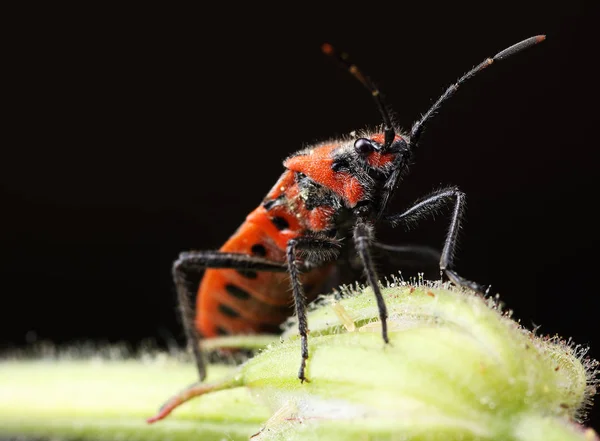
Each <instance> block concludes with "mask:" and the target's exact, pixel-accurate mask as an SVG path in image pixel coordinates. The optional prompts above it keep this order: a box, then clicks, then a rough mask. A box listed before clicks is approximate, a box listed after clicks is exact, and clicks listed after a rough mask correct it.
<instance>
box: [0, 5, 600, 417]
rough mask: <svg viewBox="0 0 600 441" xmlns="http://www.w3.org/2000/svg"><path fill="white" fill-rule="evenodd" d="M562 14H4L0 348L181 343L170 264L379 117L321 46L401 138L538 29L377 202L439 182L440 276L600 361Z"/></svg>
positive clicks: (458, 105)
mask: <svg viewBox="0 0 600 441" xmlns="http://www.w3.org/2000/svg"><path fill="white" fill-rule="evenodd" d="M563 3H564V4H563V5H562V6H561V5H560V3H559V4H556V5H555V6H552V5H547V4H544V3H541V2H540V3H535V2H527V3H524V4H520V3H515V4H514V5H511V3H510V2H485V3H484V4H483V5H481V6H473V5H468V6H467V5H464V6H461V5H457V4H453V5H452V6H445V7H442V6H440V5H438V4H434V3H425V2H419V3H416V2H412V3H407V2H396V3H395V4H393V5H392V6H390V5H385V4H376V3H374V2H367V3H365V4H361V5H359V6H357V7H353V8H349V7H348V6H344V7H340V8H339V9H338V8H334V7H333V6H328V7H318V8H314V9H309V8H308V7H307V6H304V7H301V6H299V5H292V4H287V5H286V9H285V10H284V9H277V8H274V7H273V8H271V9H267V8H264V9H259V8H258V7H256V8H249V7H245V8H244V9H240V7H239V6H234V5H231V4H229V5H224V6H223V7H222V9H221V10H215V11H213V10H208V9H207V10H193V11H192V10H177V9H175V8H169V9H167V10H165V9H149V8H147V7H145V8H144V9H139V10H130V9H129V10H124V9H98V10H92V9H91V8H86V9H80V10H77V9H68V10H55V9H52V10H41V9H39V10H34V9H32V10H29V11H24V12H21V13H19V14H17V15H15V16H14V17H13V18H14V22H15V23H16V24H17V25H16V26H14V29H13V30H11V32H10V36H9V39H8V52H6V53H5V54H4V63H3V70H4V71H5V73H8V74H9V76H10V78H11V79H10V81H7V82H6V83H5V87H6V91H8V92H9V100H8V101H7V103H8V110H9V114H10V116H9V117H8V119H7V120H6V122H7V123H8V124H7V127H8V129H9V130H8V131H7V132H6V134H7V137H6V138H5V139H4V142H3V148H2V161H1V164H0V167H1V170H0V171H1V173H0V190H1V204H2V208H1V209H0V210H1V213H2V214H1V216H0V222H1V227H2V228H1V229H0V259H1V260H0V292H1V293H2V299H3V306H2V308H1V309H2V316H3V318H2V320H1V321H0V326H1V332H0V336H1V339H2V344H3V345H4V346H5V347H24V346H25V345H26V344H27V343H28V342H30V341H32V340H38V341H39V340H51V341H54V342H56V343H71V342H74V341H83V340H94V341H104V342H116V341H123V340H124V341H127V342H130V343H131V344H133V345H136V344H138V343H140V341H142V340H143V339H145V338H152V339H154V340H156V341H157V342H158V343H159V344H161V345H164V344H166V342H167V341H169V340H171V339H175V340H176V341H178V342H180V343H181V342H182V341H183V340H182V331H181V329H180V326H179V323H178V319H177V317H176V312H175V296H174V291H173V288H172V286H171V279H170V267H171V262H172V261H173V259H174V258H175V257H176V256H177V254H178V252H179V251H182V250H187V249H214V248H218V247H219V246H220V245H221V244H222V243H223V242H224V241H225V240H226V239H227V237H228V236H229V235H230V234H231V233H232V232H233V231H234V230H235V228H237V226H238V225H239V224H240V223H241V222H242V221H243V219H244V217H245V215H246V214H247V213H249V212H250V211H251V210H252V209H253V208H254V207H255V206H256V205H257V204H258V203H259V202H260V201H261V199H262V197H263V196H264V195H265V194H266V192H267V191H268V190H269V189H270V188H271V186H272V185H273V184H274V183H275V181H276V179H277V178H278V176H279V175H280V173H281V172H282V166H281V162H282V160H283V159H284V158H285V157H286V156H287V155H288V154H289V153H291V152H293V151H295V150H298V149H299V148H301V147H303V146H305V145H307V144H310V143H313V142H316V141H321V140H324V139H327V138H329V137H333V136H338V135H341V134H345V133H348V132H350V131H351V130H354V129H359V128H363V127H365V126H373V125H375V124H378V123H379V122H380V121H379V116H378V113H377V111H376V108H375V106H374V105H373V103H372V102H371V99H370V97H369V94H368V93H367V92H366V91H364V90H363V89H362V88H361V87H360V85H359V84H358V83H357V82H356V81H355V80H354V79H353V78H351V77H350V76H349V75H348V74H347V73H345V72H343V71H342V70H340V69H339V68H338V67H337V66H336V65H335V63H332V62H331V60H329V59H327V57H325V56H324V55H323V54H322V53H321V52H320V49H319V47H320V45H321V44H322V43H323V42H325V41H328V42H331V43H332V44H333V45H335V46H336V47H339V48H341V49H344V50H345V51H347V52H349V53H350V54H351V55H352V58H353V60H354V61H355V62H356V63H357V64H359V65H360V66H361V67H362V69H363V70H364V71H365V72H367V73H368V74H369V75H370V76H371V77H372V78H373V79H374V80H376V82H377V83H378V85H379V86H380V87H381V89H382V91H383V92H384V93H385V96H386V98H387V102H388V104H389V105H390V106H391V107H392V108H393V109H394V112H395V115H396V118H397V120H398V121H399V122H400V123H401V124H402V125H403V126H404V127H405V128H407V129H408V128H409V127H410V124H411V123H412V122H413V121H414V120H415V119H416V118H417V117H418V115H420V114H421V113H422V112H424V111H425V110H427V108H428V106H429V105H430V104H431V103H432V101H433V100H434V99H435V98H437V96H439V94H441V93H442V92H443V90H444V89H445V87H447V86H448V85H449V84H450V83H451V82H452V81H453V80H455V79H456V78H457V77H458V76H459V75H460V74H462V73H463V72H464V71H466V70H468V69H469V68H470V67H471V66H473V65H475V64H477V63H479V62H480V61H482V60H483V59H484V58H485V57H488V56H491V55H493V54H494V53H496V52H498V51H499V50H501V49H503V48H505V47H507V46H509V45H511V44H513V43H515V42H517V41H519V40H521V39H524V38H526V37H529V36H531V35H536V34H542V33H544V34H546V35H547V36H548V39H547V41H545V42H544V43H543V44H541V45H539V46H537V47H535V48H532V49H529V50H527V51H526V52H523V53H521V54H519V55H518V56H515V57H512V58H510V59H507V60H506V61H504V62H502V63H498V64H496V65H494V66H493V67H492V68H490V69H488V70H486V72H484V73H483V74H482V75H480V76H479V77H477V78H475V79H473V80H472V81H470V83H468V84H467V85H465V86H464V87H462V88H461V89H460V91H459V92H458V93H457V95H456V96H455V97H454V98H453V99H452V100H451V101H450V102H448V103H447V104H446V105H445V106H444V108H443V109H442V110H441V111H440V112H439V114H438V116H437V117H436V118H434V120H432V121H431V123H430V124H429V126H428V127H427V130H426V131H425V134H424V136H423V138H422V142H421V146H420V151H419V152H418V154H417V156H416V164H415V165H414V167H413V168H412V171H411V174H410V176H409V177H408V178H407V179H406V180H405V181H404V182H403V184H402V186H401V187H400V189H399V190H398V192H397V193H396V197H395V199H394V201H393V207H394V208H396V209H397V210H401V209H402V208H405V207H407V206H408V204H410V202H412V201H413V200H415V199H417V198H418V197H420V196H422V195H423V194H425V193H427V192H429V191H431V190H433V189H435V188H439V187H440V186H443V185H450V184H454V185H458V186H459V187H460V188H461V189H462V190H463V191H465V192H466V194H467V198H468V208H467V220H466V222H465V224H464V229H463V232H462V236H461V242H460V251H459V253H458V261H457V269H458V270H459V272H460V274H462V275H464V276H466V277H468V278H471V279H473V280H476V281H478V282H480V283H484V284H492V287H493V290H494V291H496V292H499V293H500V294H501V297H502V299H503V300H504V302H506V304H507V306H508V307H509V308H512V309H514V310H515V315H516V316H517V317H518V318H520V319H521V320H522V322H523V323H524V324H525V325H526V326H528V327H530V328H531V327H533V326H537V325H540V326H541V328H540V332H542V333H547V334H555V333H558V334H560V335H562V336H565V337H569V336H570V337H573V339H574V341H575V342H577V343H582V344H589V345H591V346H592V350H591V355H592V356H593V357H595V358H600V349H599V347H600V338H599V337H598V335H597V329H598V323H597V313H598V305H599V302H598V284H597V273H596V271H597V270H598V264H599V260H598V257H597V255H598V254H597V247H598V245H599V244H600V234H599V232H598V229H597V225H598V221H597V217H596V210H597V202H598V197H597V192H598V184H597V169H598V159H599V155H598V153H597V152H598V148H599V146H598V141H597V133H596V131H595V129H596V128H597V123H598V111H597V108H596V107H597V104H596V103H597V101H596V100H595V98H594V95H595V94H596V93H597V78H598V70H597V68H596V67H595V63H596V61H594V60H593V58H594V57H596V56H597V52H598V45H597V38H594V37H593V33H592V29H593V23H594V21H595V19H594V17H593V15H592V11H591V8H590V7H587V6H586V5H585V4H584V3H582V2H575V1H571V2H563ZM590 3H591V2H590ZM215 7H216V6H215V5H212V8H215ZM592 123H595V124H596V126H592ZM446 228H447V221H446V220H445V219H444V220H442V219H441V218H440V219H437V220H436V221H435V222H433V221H429V222H424V223H423V225H422V227H421V228H419V229H416V230H414V231H411V232H410V233H405V232H403V231H402V230H400V229H398V230H389V229H382V230H380V231H379V232H378V237H379V238H380V239H382V240H384V241H386V242H389V243H407V242H409V243H424V244H429V245H432V246H435V247H437V248H439V247H440V246H441V244H442V241H443V235H444V232H445V230H446ZM357 277H358V275H357ZM598 413H599V412H598V409H596V411H595V413H594V414H595V415H598ZM595 426H596V428H598V424H595Z"/></svg>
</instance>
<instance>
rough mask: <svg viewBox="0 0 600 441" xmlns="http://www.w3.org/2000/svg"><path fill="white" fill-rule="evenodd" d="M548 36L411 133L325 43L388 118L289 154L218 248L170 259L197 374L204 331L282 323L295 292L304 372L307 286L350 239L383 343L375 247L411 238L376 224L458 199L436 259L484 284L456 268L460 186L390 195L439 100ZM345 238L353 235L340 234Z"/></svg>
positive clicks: (452, 275) (410, 217)
mask: <svg viewBox="0 0 600 441" xmlns="http://www.w3.org/2000/svg"><path fill="white" fill-rule="evenodd" d="M544 39H545V37H544V36H535V37H531V38H528V39H526V40H524V41H521V42H520V43H517V44H515V45H513V46H511V47H509V48H507V49H505V50H503V51H501V52H499V53H498V54H496V55H495V56H494V57H492V58H488V59H486V60H484V61H483V62H482V63H480V64H479V65H477V66H475V67H474V68H473V69H471V70H470V71H468V72H467V73H466V74H464V75H463V76H462V77H460V78H459V79H458V81H456V82H455V83H454V84H452V85H451V86H450V87H448V88H447V89H446V91H445V92H444V93H443V94H442V95H441V96H440V97H439V98H438V99H437V101H436V102H435V103H434V104H433V105H432V106H431V108H430V109H429V110H428V111H427V112H426V113H425V114H424V115H423V116H422V117H421V118H420V119H419V120H417V121H416V122H415V123H414V124H413V126H412V128H411V130H410V132H409V133H406V134H404V133H402V132H400V130H399V129H398V128H396V127H395V126H394V125H393V124H392V120H391V118H390V115H389V113H388V111H387V108H386V106H385V104H384V102H383V98H382V96H381V94H380V92H379V90H378V89H377V87H376V86H375V85H374V84H373V83H372V82H371V80H370V79H369V78H367V77H366V76H365V75H363V74H362V72H361V71H360V70H359V69H358V68H357V67H356V66H355V65H353V64H350V63H349V62H348V61H347V57H346V56H345V54H341V55H340V54H337V53H336V52H335V51H334V50H333V48H332V47H331V46H329V45H324V46H323V51H324V52H325V53H326V54H328V55H330V56H333V57H334V58H335V59H336V60H337V61H339V62H340V63H341V64H342V65H343V66H344V67H345V68H346V69H348V70H349V72H350V73H351V74H352V75H353V76H354V77H355V78H357V79H358V80H359V81H360V82H361V83H362V84H363V85H364V86H365V87H366V88H367V89H368V90H369V91H370V92H371V94H372V96H373V98H374V100H375V103H376V104H377V107H378V109H379V112H380V114H381V116H382V118H383V128H382V130H376V131H364V132H361V133H359V134H353V135H352V136H350V137H348V138H346V139H336V140H331V141H327V142H324V143H321V144H318V145H314V146H311V147H309V148H307V149H304V150H301V151H299V152H296V153H294V154H293V155H291V156H290V157H288V158H287V159H286V160H285V161H284V163H283V165H284V167H285V171H284V173H283V174H282V175H281V177H280V178H279V180H278V181H277V183H276V184H275V185H274V187H273V188H272V189H271V191H269V193H268V194H267V195H266V197H265V198H264V200H263V202H262V204H260V205H259V206H258V208H256V209H255V210H254V211H253V212H252V213H250V214H249V215H248V217H247V218H246V221H245V222H244V223H243V224H242V225H241V226H240V227H239V229H238V230H237V231H236V232H235V233H234V234H233V236H232V237H231V238H230V239H229V240H228V241H227V242H226V243H225V245H223V247H221V249H220V250H218V251H194V252H186V253H182V254H181V255H180V256H179V259H178V260H177V261H176V262H175V263H174V265H173V277H174V281H175V285H176V288H177V295H178V301H179V304H180V309H181V315H182V318H183V324H184V327H185V330H186V335H187V338H188V341H189V343H190V344H191V346H192V349H193V351H194V356H195V360H196V365H197V368H198V374H199V377H200V381H202V380H203V379H204V378H205V375H206V368H205V363H204V359H203V354H202V352H201V349H200V344H199V343H200V340H201V338H210V337H214V336H218V335H227V334H239V333H256V332H274V331H277V330H279V326H280V325H281V323H282V322H283V321H284V320H285V319H286V318H287V317H288V316H290V315H291V314H292V313H293V312H294V311H293V310H292V309H291V307H290V306H289V305H290V300H292V299H293V304H294V307H295V313H296V315H297V318H298V328H299V334H300V337H301V347H302V354H301V363H300V369H299V372H298V378H299V379H300V380H301V381H304V380H306V377H305V366H306V360H307V359H308V357H309V354H308V344H307V338H308V337H307V333H308V325H307V321H306V305H307V302H308V301H310V300H312V299H314V297H315V294H316V292H317V291H316V289H313V288H311V289H308V287H314V288H317V287H318V286H319V285H321V284H323V282H324V281H325V280H326V279H327V278H328V276H329V275H330V273H331V271H332V268H333V267H334V264H335V260H336V256H338V254H339V253H340V252H341V251H343V250H344V248H345V247H352V249H353V252H355V253H356V255H357V256H358V258H359V260H360V262H361V263H362V266H363V267H364V270H365V271H364V272H365V275H366V279H367V282H368V284H369V285H370V286H371V287H372V289H373V292H374V294H375V297H376V300H377V306H378V309H379V316H380V319H381V325H382V336H383V340H384V341H385V342H386V343H387V342H388V341H389V340H388V332H387V324H386V319H387V309H386V305H385V300H384V298H383V296H382V294H381V291H380V288H379V285H378V280H379V279H378V275H377V272H376V270H375V267H374V265H373V259H372V249H373V248H380V249H384V250H386V251H388V252H390V251H391V252H394V251H406V247H392V246H389V245H383V244H380V243H378V242H376V241H375V240H374V238H373V231H374V229H375V227H376V226H377V225H378V224H390V225H392V226H397V225H400V224H403V223H406V222H414V221H417V220H419V219H421V218H423V217H425V216H427V215H429V214H431V213H433V212H435V211H437V210H438V209H439V208H441V207H443V206H445V205H447V204H453V207H454V209H453V210H452V216H451V221H450V226H449V229H448V233H447V236H446V240H445V243H444V247H443V249H442V252H441V256H439V267H440V270H441V272H442V274H443V275H445V276H446V277H447V278H448V279H449V280H450V281H451V282H453V283H454V284H456V285H459V286H464V287H467V288H470V289H474V290H477V291H482V290H483V288H482V287H481V286H480V285H478V284H477V283H474V282H471V281H469V280H467V279H464V278H463V277H461V276H459V275H458V274H457V273H456V272H455V271H453V269H452V258H453V255H454V249H455V245H456V242H457V234H458V231H459V226H460V222H461V217H462V212H463V206H464V198H465V196H464V194H463V193H462V192H461V191H460V190H459V189H458V188H455V187H450V188H446V189H443V190H438V191H435V192H434V193H432V194H430V195H428V196H427V197H425V198H423V199H421V200H420V201H419V202H417V203H415V204H414V205H413V206H412V207H411V208H409V209H408V210H406V211H404V212H402V213H389V212H388V211H387V207H388V201H389V200H390V198H391V196H392V194H393V192H394V191H395V189H396V187H397V186H398V183H399V182H400V180H401V178H402V176H403V175H404V174H405V173H406V172H407V169H408V165H409V163H410V162H411V159H412V156H413V154H414V152H415V150H416V148H417V146H418V143H419V139H420V137H421V134H422V132H423V127H424V126H425V124H426V123H427V121H428V120H429V119H430V118H431V117H432V116H433V114H434V113H435V112H436V111H437V110H438V109H439V108H440V106H441V105H442V103H443V102H445V101H446V100H447V99H449V98H450V97H451V96H452V95H454V93H455V92H456V90H457V89H458V87H459V86H460V85H461V84H463V83H464V82H466V81H467V80H469V79H470V78H472V77H473V76H475V75H476V74H478V73H479V72H481V71H483V70H484V69H485V68H486V67H488V66H490V65H491V64H492V63H494V62H496V61H500V60H503V59H505V58H507V57H508V56H510V55H513V54H515V53H517V52H519V51H521V50H523V49H526V48H528V47H531V46H533V45H535V44H537V43H539V42H541V41H543V40H544ZM346 238H349V239H350V240H347V241H343V240H342V239H346ZM412 251H413V254H414V255H416V256H421V257H423V258H427V257H431V254H430V253H429V252H428V250H427V249H425V248H413V249H412ZM201 271H205V273H204V278H203V280H202V282H201V283H200V286H199V289H198V295H197V301H196V309H195V310H196V313H195V314H194V313H193V312H192V308H191V306H190V304H189V299H190V297H191V295H192V294H193V293H192V292H190V290H189V288H188V276H189V275H190V273H193V272H201ZM290 286H291V298H290ZM162 415H164V413H162ZM159 418H160V416H159ZM159 418H155V419H153V421H154V420H156V419H159Z"/></svg>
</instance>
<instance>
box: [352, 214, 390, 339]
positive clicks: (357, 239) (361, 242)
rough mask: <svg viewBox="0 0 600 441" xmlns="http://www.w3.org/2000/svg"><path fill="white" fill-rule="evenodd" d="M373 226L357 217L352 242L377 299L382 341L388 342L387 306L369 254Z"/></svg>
mask: <svg viewBox="0 0 600 441" xmlns="http://www.w3.org/2000/svg"><path fill="white" fill-rule="evenodd" d="M372 230H373V226H372V225H371V224H369V223H367V222H365V221H364V220H362V219H360V218H359V219H358V220H357V222H356V225H355V226H354V244H355V246H356V252H357V253H358V256H359V257H360V260H361V262H362V264H363V267H364V268H365V275H366V276H367V281H368V282H369V285H370V286H371V288H372V289H373V293H374V294H375V299H376V300H377V308H378V309H379V320H380V321H381V335H382V337H383V341H384V342H385V343H389V342H390V340H389V338H388V333H387V317H388V313H387V306H385V300H383V295H382V294H381V289H380V288H379V277H378V276H377V271H376V270H375V265H374V263H373V258H372V256H371V250H370V248H371V246H372V242H373V231H372Z"/></svg>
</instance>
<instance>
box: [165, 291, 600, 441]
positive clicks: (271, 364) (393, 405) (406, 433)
mask: <svg viewBox="0 0 600 441" xmlns="http://www.w3.org/2000/svg"><path fill="white" fill-rule="evenodd" d="M346 294H347V293H346ZM384 296H385V298H386V302H387V306H388V311H389V318H388V329H389V334H390V344H388V345H385V344H384V343H383V341H382V338H381V326H380V322H379V321H378V310H377V306H376V303H375V299H374V296H373V294H372V291H371V289H369V288H367V289H363V290H362V291H361V292H359V293H358V294H355V295H350V296H346V297H345V298H343V299H341V300H339V301H337V300H335V299H333V298H332V297H330V298H322V299H321V300H320V302H319V306H318V307H316V308H314V309H313V310H312V311H311V312H310V313H309V315H308V323H309V326H310V329H311V333H310V337H309V353H310V358H309V360H308V364H307V377H308V379H309V380H310V381H309V382H308V383H304V384H301V383H300V381H299V380H298V378H297V377H296V373H297V371H298V366H299V363H300V347H299V345H300V343H299V339H298V338H297V336H296V334H297V329H296V326H294V325H293V323H292V324H291V325H290V326H289V329H288V330H287V331H286V332H285V333H284V337H285V339H282V340H281V342H278V343H273V344H271V345H270V346H269V347H268V348H267V349H266V350H264V351H263V352H262V353H260V354H259V355H257V356H255V357H254V358H252V359H250V360H248V361H247V362H246V363H245V364H244V365H243V366H241V367H240V369H239V371H238V372H237V373H236V375H235V377H233V378H231V379H229V380H228V381H227V382H226V383H221V384H218V385H213V386H212V387H215V389H222V388H223V387H239V386H244V387H246V388H248V389H249V390H250V391H251V392H252V394H253V396H254V397H255V398H256V400H257V401H258V402H260V403H262V404H266V405H267V406H268V407H269V408H271V409H272V411H273V416H272V417H271V418H270V419H269V420H268V421H267V422H266V423H265V425H264V427H263V429H262V430H261V431H260V432H259V433H258V434H256V436H255V437H254V438H253V439H254V440H259V439H260V440H286V441H290V440H313V439H314V440H317V439H327V440H338V439H339V440H349V441H352V440H357V441H358V440H365V439H368V440H406V441H412V440H414V441H417V440H431V441H433V440H444V441H452V440H463V441H464V440H498V441H509V440H515V441H536V440H539V441H542V440H544V441H551V440H557V441H558V440H591V439H594V440H597V435H595V433H594V432H593V431H591V429H590V430H588V431H587V432H585V431H582V430H583V429H581V427H580V426H578V423H579V422H580V421H581V418H582V417H583V415H584V410H585V406H586V404H587V403H589V400H590V398H591V396H592V395H593V393H594V391H595V390H594V387H595V385H596V382H597V379H596V376H597V363H596V362H593V361H591V360H582V356H583V352H582V351H581V350H580V349H579V348H578V347H573V346H571V345H569V344H567V343H566V342H564V341H562V340H560V339H558V338H546V337H539V336H536V335H535V334H534V333H532V332H530V331H527V330H525V329H524V328H522V327H521V326H519V325H518V324H517V323H516V322H514V321H513V320H511V319H510V314H509V313H503V312H502V311H501V307H500V305H499V304H498V303H497V301H493V300H489V299H484V298H483V297H481V296H478V295H474V294H470V293H465V292H462V291H457V290H454V289H444V288H441V287H438V286H437V285H436V286H433V285H432V286H419V287H417V288H415V287H408V286H390V287H388V288H386V289H385V290H384ZM348 330H350V331H348ZM206 391H207V389H206V385H203V386H197V389H196V390H195V391H192V393H191V395H196V394H197V395H200V394H204V393H206ZM196 392H197V393H196ZM188 393H189V391H188ZM180 398H181V396H180ZM185 398H186V399H187V398H189V397H187V396H186V397H185ZM181 401H182V400H181V399H180V400H179V401H178V402H176V403H175V402H174V403H172V404H180V402H181ZM198 418H199V419H200V418H202V416H201V415H198Z"/></svg>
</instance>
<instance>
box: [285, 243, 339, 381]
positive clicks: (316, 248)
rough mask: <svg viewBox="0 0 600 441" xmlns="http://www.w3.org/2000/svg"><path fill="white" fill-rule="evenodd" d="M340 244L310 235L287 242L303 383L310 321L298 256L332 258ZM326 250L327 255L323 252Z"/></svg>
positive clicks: (321, 258)
mask: <svg viewBox="0 0 600 441" xmlns="http://www.w3.org/2000/svg"><path fill="white" fill-rule="evenodd" d="M338 248H339V244H338V243H337V242H335V241H329V240H326V239H316V238H310V237H299V238H296V239H291V240H289V241H288V243H287V250H286V254H287V266H288V273H289V275H290V283H291V285H292V294H293V296H294V306H295V308H296V316H297V317H298V333H299V334H300V345H301V351H302V361H301V362H300V369H299V370H298V378H299V379H300V381H301V382H302V383H304V381H308V379H307V378H306V375H305V371H306V360H308V322H307V319H306V296H305V295H304V288H303V287H302V283H301V282H300V271H301V266H300V265H299V263H298V262H297V260H296V258H297V257H298V255H299V254H305V255H306V258H307V260H310V259H311V257H313V259H314V258H315V257H317V258H318V260H320V261H323V260H324V258H325V257H329V258H330V259H332V258H334V256H335V255H337V250H338ZM324 252H325V255H323V253H324Z"/></svg>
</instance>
